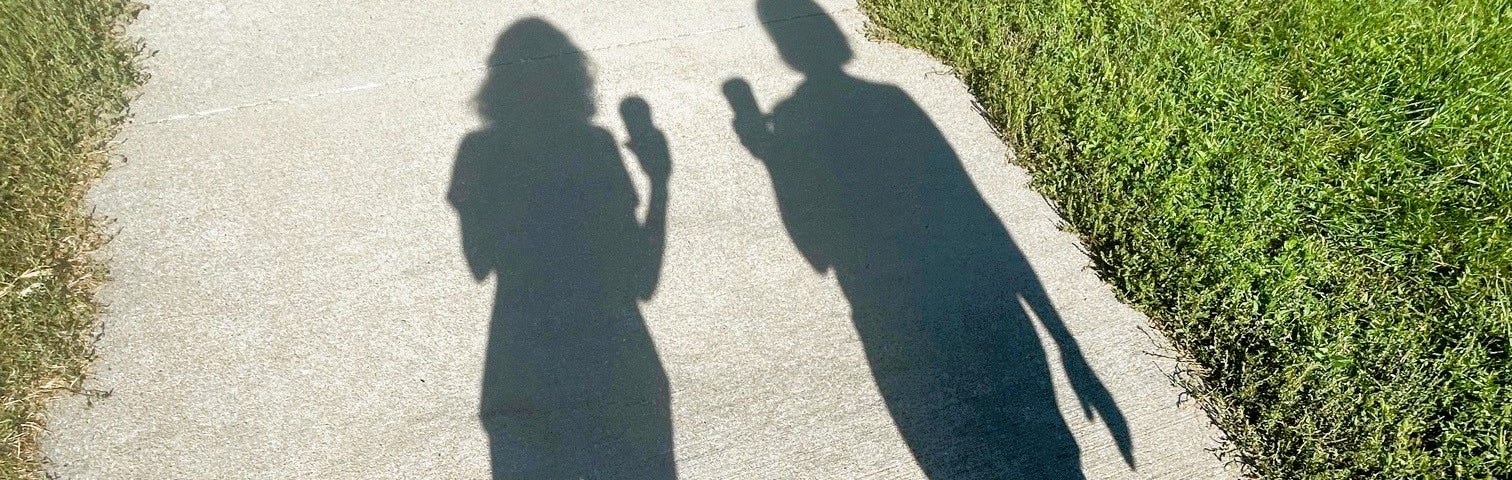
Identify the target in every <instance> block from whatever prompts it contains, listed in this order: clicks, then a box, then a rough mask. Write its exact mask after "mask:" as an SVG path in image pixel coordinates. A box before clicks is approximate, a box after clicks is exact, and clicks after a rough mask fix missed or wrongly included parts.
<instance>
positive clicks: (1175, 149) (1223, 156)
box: [862, 0, 1512, 479]
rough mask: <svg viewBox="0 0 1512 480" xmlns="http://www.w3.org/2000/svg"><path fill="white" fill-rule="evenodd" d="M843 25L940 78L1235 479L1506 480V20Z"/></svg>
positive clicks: (1307, 16)
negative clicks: (1153, 359)
mask: <svg viewBox="0 0 1512 480" xmlns="http://www.w3.org/2000/svg"><path fill="white" fill-rule="evenodd" d="M862 4H863V6H864V8H865V9H866V11H867V13H868V14H869V15H870V16H871V18H872V19H873V21H874V24H875V26H876V28H877V30H878V31H879V32H880V33H881V34H882V35H883V36H885V37H888V38H889V39H891V40H894V41H897V42H900V43H902V44H904V45H908V46H912V47H916V48H920V49H922V50H925V51H927V52H930V53H932V54H933V55H935V56H937V57H939V58H941V59H942V60H944V61H945V62H946V63H948V64H950V65H952V66H954V67H955V68H956V70H957V72H958V73H959V75H961V76H962V77H963V79H964V80H965V82H966V83H967V84H968V85H969V86H970V88H971V89H972V91H973V92H974V93H975V94H976V95H977V96H978V98H979V99H980V100H981V102H982V104H983V105H984V107H985V109H986V111H987V112H988V116H989V117H990V118H991V120H992V121H993V122H994V123H996V124H997V125H999V126H1000V127H1002V132H1003V134H1004V136H1005V137H1006V139H1007V140H1008V141H1009V142H1010V143H1011V144H1013V145H1014V146H1015V148H1016V149H1017V150H1018V152H1019V156H1020V162H1021V163H1023V164H1024V165H1025V166H1026V167H1027V168H1029V169H1030V170H1031V171H1032V172H1033V173H1034V175H1035V179H1036V186H1037V188H1039V189H1040V191H1041V192H1043V193H1044V194H1045V195H1046V196H1047V197H1049V198H1050V199H1051V201H1052V202H1054V203H1055V204H1056V205H1057V207H1058V208H1059V209H1060V210H1061V211H1062V213H1063V215H1064V216H1065V217H1066V219H1067V220H1068V222H1070V224H1071V225H1072V226H1073V227H1074V229H1075V230H1076V231H1077V232H1078V233H1079V234H1080V235H1082V236H1083V238H1084V239H1085V241H1086V242H1087V243H1088V245H1089V247H1090V248H1091V250H1092V252H1093V253H1094V257H1095V258H1096V259H1097V261H1098V262H1099V266H1100V269H1101V271H1102V273H1103V275H1104V276H1105V278H1107V279H1108V281H1110V282H1111V283H1112V284H1113V285H1114V286H1115V287H1116V288H1117V289H1118V290H1119V291H1120V292H1121V293H1122V295H1123V296H1124V297H1125V299H1126V300H1127V301H1129V302H1131V303H1133V304H1134V305H1137V306H1138V307H1140V308H1141V309H1143V310H1144V311H1146V312H1147V313H1148V314H1149V315H1150V317H1151V318H1152V320H1153V321H1154V322H1155V324H1156V325H1157V326H1158V327H1160V328H1161V329H1162V330H1163V331H1164V332H1165V333H1166V334H1167V335H1168V336H1169V337H1170V338H1171V339H1172V341H1173V342H1174V343H1175V344H1176V345H1177V346H1178V348H1180V349H1181V350H1182V352H1183V353H1184V354H1185V355H1187V356H1189V357H1191V359H1192V360H1194V361H1195V362H1196V363H1197V364H1198V365H1199V366H1200V368H1199V369H1197V370H1196V371H1195V372H1193V377H1192V378H1191V380H1193V381H1192V382H1191V383H1192V385H1191V388H1192V389H1193V390H1194V394H1195V395H1196V396H1197V397H1198V398H1200V399H1201V400H1202V402H1203V404H1204V405H1205V406H1206V407H1207V408H1208V409H1209V411H1210V413H1211V414H1212V416H1213V418H1214V419H1215V421H1216V422H1217V424H1218V426H1219V427H1220V428H1221V429H1223V431H1224V432H1225V433H1226V435H1227V437H1228V440H1229V442H1230V443H1231V447H1232V449H1233V451H1232V452H1230V453H1231V454H1232V455H1234V458H1237V459H1238V460H1240V461H1241V462H1242V463H1243V464H1245V465H1247V466H1248V467H1249V470H1250V471H1251V472H1252V473H1253V474H1254V475H1256V476H1259V477H1262V478H1322V479H1346V478H1512V359H1509V358H1512V357H1509V355H1508V348H1509V343H1512V155H1509V154H1512V108H1509V107H1512V105H1509V103H1512V1H1509V0H1464V1H1460V0H1438V1H1422V0H1006V1H1005V0H863V1H862ZM1136 441H1137V439H1136Z"/></svg>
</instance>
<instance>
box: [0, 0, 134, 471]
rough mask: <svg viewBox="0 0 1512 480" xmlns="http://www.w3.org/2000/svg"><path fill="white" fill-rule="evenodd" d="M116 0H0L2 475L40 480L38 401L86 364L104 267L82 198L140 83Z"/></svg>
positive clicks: (125, 10)
mask: <svg viewBox="0 0 1512 480" xmlns="http://www.w3.org/2000/svg"><path fill="white" fill-rule="evenodd" d="M134 8H135V7H134V6H132V5H131V4H129V3H128V2H125V1H118V0H0V478H4V479H12V478H17V479H19V478H41V476H42V472H41V459H40V457H39V454H38V452H37V438H38V435H39V434H40V432H41V430H42V428H43V418H44V417H43V406H44V403H45V402H46V401H47V400H48V399H49V398H51V397H53V396H54V395H56V394H57V393H59V392H63V391H67V390H70V389H76V388H77V387H78V385H79V382H80V379H81V377H82V376H83V374H84V370H85V367H86V366H87V365H88V362H89V359H90V354H91V349H90V345H91V343H92V340H93V335H92V332H93V325H94V319H95V314H96V312H97V310H98V307H97V306H96V305H95V304H94V303H93V302H92V300H91V294H92V291H93V289H94V287H95V285H96V284H98V283H99V282H100V280H101V278H102V276H103V274H104V270H103V268H102V267H100V266H99V265H97V264H94V263H92V262H91V261H90V258H89V253H90V252H91V251H92V250H93V249H94V248H95V247H97V246H98V245H99V244H100V243H101V241H102V238H101V236H100V235H99V233H98V232H97V230H96V229H95V228H94V226H93V225H92V224H91V221H90V220H91V219H90V217H89V215H88V213H87V212H86V211H85V208H84V204H83V200H82V196H83V193H84V188H85V186H86V185H87V183H88V182H89V180H90V179H92V178H94V177H95V176H97V175H98V174H99V173H100V172H101V170H102V169H103V168H104V166H105V160H106V159H105V152H104V148H105V147H106V142H107V141H108V140H109V139H110V138H111V136H112V135H113V133H114V132H115V127H116V126H117V125H118V124H119V121H120V119H121V118H122V114H123V113H124V111H125V108H126V101H127V97H126V94H127V92H128V90H129V89H130V88H132V87H133V86H135V85H136V84H138V83H139V82H140V81H141V80H142V76H141V74H140V73H139V72H138V70H137V69H136V66H135V64H134V60H135V58H136V57H137V54H138V52H139V48H138V47H137V45H136V44H134V43H132V42H129V41H125V40H123V37H122V36H121V35H120V34H119V27H120V26H121V25H122V24H123V22H124V21H125V20H126V19H128V18H129V17H130V15H131V14H132V13H133V12H134Z"/></svg>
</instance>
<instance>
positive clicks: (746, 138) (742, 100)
mask: <svg viewBox="0 0 1512 480" xmlns="http://www.w3.org/2000/svg"><path fill="white" fill-rule="evenodd" d="M724 95H725V100H727V101H729V102H730V109H731V110H733V111H734V112H735V119H734V121H733V122H732V123H733V126H734V127H735V135H736V136H739V137H740V143H741V144H742V145H745V147H746V149H748V150H750V151H751V153H753V154H755V155H756V156H757V157H761V156H762V154H763V150H764V149H765V146H766V144H767V142H768V141H770V139H771V136H772V131H771V128H770V126H768V125H767V119H766V116H765V115H763V114H762V113H761V108H760V107H757V106H756V96H755V95H754V94H752V93H751V84H749V83H746V81H745V80H744V79H740V78H735V79H731V80H729V81H726V82H725V83H724Z"/></svg>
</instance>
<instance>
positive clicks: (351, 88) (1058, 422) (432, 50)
mask: <svg viewBox="0 0 1512 480" xmlns="http://www.w3.org/2000/svg"><path fill="white" fill-rule="evenodd" d="M863 25H864V18H863V16H862V14H860V13H859V12H858V11H857V10H856V7H855V5H854V4H853V3H851V2H849V1H845V0H824V1H822V2H820V3H819V4H813V3H808V1H807V0H792V1H777V0H773V1H764V2H762V4H761V8H759V9H758V8H757V5H755V4H753V3H751V2H748V1H733V2H732V1H720V0H686V1H679V2H636V1H623V0H611V1H597V2H587V1H576V0H574V1H557V0H515V1H507V2H499V1H478V0H468V1H456V2H414V1H396V0H370V1H362V2H352V1H326V0H319V1H310V0H300V1H288V0H279V1H243V0H233V1H208V0H159V1H156V2H152V6H151V9H150V10H147V11H146V12H144V13H143V15H142V16H141V18H140V20H139V21H138V23H137V24H136V26H135V27H134V32H135V33H136V34H139V35H141V36H143V37H144V38H145V39H146V40H147V42H148V44H149V45H150V47H151V48H152V49H153V50H156V51H157V54H156V55H155V56H154V57H153V58H152V59H151V60H150V61H149V62H148V68H149V70H150V72H151V73H152V74H153V78H152V81H151V82H150V83H149V84H148V85H147V87H146V88H145V90H144V92H143V95H142V97H141V98H140V99H139V100H138V101H137V102H136V103H135V106H134V111H135V120H134V122H133V123H132V125H131V126H130V127H129V128H128V129H127V130H126V132H125V134H124V135H123V140H124V143H123V144H122V145H121V147H120V151H121V152H122V153H124V154H125V157H126V158H128V159H129V161H125V162H120V163H119V164H118V165H116V166H115V168H114V169H113V170H112V172H111V173H110V174H109V175H108V176H107V177H106V178H105V179H104V180H103V181H102V182H101V183H100V184H99V185H98V186H96V187H95V188H94V190H93V192H92V197H93V201H94V203H95V205H97V206H98V209H99V212H100V213H101V214H104V215H107V216H109V217H112V218H114V219H115V223H114V224H113V228H116V229H119V234H118V235H117V237H116V239H115V241H114V242H113V243H111V244H110V245H109V247H108V249H107V252H106V253H107V254H108V256H109V258H110V262H111V266H112V270H113V277H114V280H113V282H111V283H110V284H109V285H108V286H107V287H106V289H105V290H104V291H103V292H102V294H101V295H102V300H103V301H104V302H106V303H107V304H108V305H109V308H108V311H107V313H106V316H105V318H104V333H103V335H102V336H101V338H100V342H99V352H100V360H99V363H98V365H97V369H96V370H97V371H96V374H95V375H94V377H92V379H91V380H90V386H91V387H92V388H97V389H101V390H108V391H109V392H111V393H110V395H109V396H108V397H105V398H96V399H93V400H92V401H87V400H86V399H85V398H82V397H75V398H70V399H66V400H63V401H60V402H59V404H58V406H57V409H56V410H55V415H54V417H53V420H52V423H51V425H50V433H49V434H48V435H47V436H46V438H45V445H44V448H45V450H46V454H47V456H48V458H49V461H50V464H49V467H48V468H49V471H50V472H52V473H53V474H55V475H56V476H57V477H58V478H65V479H84V478H101V479H126V478H143V479H146V478H151V479H176V478H320V479H327V478H352V479H369V478H487V477H489V476H490V472H493V474H495V475H496V476H497V477H498V478H509V477H511V476H513V475H516V474H518V475H520V476H522V477H529V478H547V477H552V476H562V477H571V478H575V477H579V476H586V477H593V478H600V477H601V478H669V477H670V476H672V475H673V474H674V472H675V474H676V475H680V476H681V477H683V478H709V479H723V478H834V479H851V478H934V479H944V478H1000V477H1001V478H1021V477H1022V478H1081V477H1083V476H1084V477H1085V478H1214V477H1226V476H1230V475H1231V472H1228V471H1225V470H1224V469H1223V467H1222V466H1221V464H1220V462H1219V461H1218V460H1216V459H1215V457H1214V455H1213V454H1212V453H1210V452H1209V451H1208V450H1206V449H1209V448H1212V447H1215V446H1216V440H1215V439H1216V438H1217V437H1218V433H1217V432H1216V431H1215V430H1214V429H1213V428H1212V427H1211V426H1209V425H1208V423H1207V421H1206V419H1205V417H1204V416H1203V415H1202V413H1201V412H1200V411H1198V410H1197V409H1196V408H1194V407H1193V406H1192V405H1190V404H1189V403H1188V404H1182V403H1181V399H1182V396H1181V394H1180V391H1179V390H1178V389H1177V388H1175V387H1172V386H1171V385H1170V384H1169V382H1168V381H1167V379H1166V377H1165V375H1164V373H1165V372H1168V371H1170V370H1171V369H1172V368H1173V364H1172V363H1170V362H1169V361H1167V360H1164V359H1163V358H1161V357H1159V356H1154V355H1150V354H1148V353H1147V352H1158V351H1160V348H1161V347H1160V346H1159V345H1157V344H1156V343H1155V342H1156V341H1155V340H1152V339H1151V338H1150V336H1149V335H1147V332H1148V328H1147V327H1146V320H1145V319H1144V317H1142V316H1141V315H1140V314H1139V313H1137V312H1135V311H1133V310H1131V309H1130V308H1128V307H1127V306H1125V305H1122V304H1120V303H1119V302H1118V301H1117V300H1116V299H1115V298H1114V295H1113V293H1112V292H1111V291H1110V290H1109V288H1108V287H1107V286H1106V285H1104V284H1103V283H1101V282H1100V281H1099V280H1098V279H1097V278H1096V277H1095V275H1094V274H1093V272H1092V271H1090V270H1089V269H1088V260H1087V258H1086V257H1085V256H1084V255H1083V254H1082V253H1080V250H1079V249H1078V247H1077V244H1076V240H1075V238H1074V237H1073V236H1072V235H1069V234H1067V233H1064V232H1062V231H1059V230H1058V229H1057V227H1056V226H1057V222H1058V220H1057V218H1056V216H1055V215H1054V213H1053V212H1052V210H1051V209H1050V208H1049V207H1048V206H1046V205H1045V203H1044V202H1043V200H1042V199H1041V198H1040V197H1039V196H1038V195H1036V194H1035V193H1034V192H1033V191H1031V190H1030V189H1028V188H1027V187H1026V183H1027V181H1028V177H1027V176H1026V175H1025V173H1024V172H1023V171H1022V170H1020V169H1019V168H1016V167H1013V166H1010V165H1008V164H1007V163H1006V162H1005V158H1006V156H1007V153H1008V152H1007V151H1006V150H1005V147H1004V146H1003V145H1002V143H1001V142H999V141H998V140H997V139H996V138H995V136H994V134H993V132H992V131H991V130H990V129H989V127H988V125H987V123H986V122H984V121H983V120H982V119H981V118H980V117H979V116H978V115H977V113H976V112H975V111H974V110H973V108H972V104H971V100H970V96H969V95H968V94H967V92H966V91H965V90H964V88H963V87H962V85H961V84H960V83H959V82H958V81H957V80H955V79H954V78H953V77H951V76H950V75H949V74H948V73H947V70H946V69H945V68H944V67H942V66H941V65H939V64H938V63H936V62H934V61H932V60H931V59H929V58H927V57H926V56H924V55H922V54H919V53H917V52H913V51H909V50H906V49H903V48H900V47H897V46H894V45H889V44H882V43H875V42H870V41H867V40H866V39H865V36H864V34H863V33H862V32H863ZM848 57H849V58H848ZM842 63H844V64H845V65H846V66H845V68H844V69H843V70H841V69H839V68H838V66H839V65H840V64H842ZM590 115H591V119H590V117H589V116H590ZM480 410H481V411H482V412H483V413H482V415H481V417H482V420H481V421H480V413H479V412H480ZM491 458H492V459H493V460H494V461H493V463H494V465H490V463H491V462H490V459H491ZM530 468H535V469H536V470H530V471H527V470H528V469H530Z"/></svg>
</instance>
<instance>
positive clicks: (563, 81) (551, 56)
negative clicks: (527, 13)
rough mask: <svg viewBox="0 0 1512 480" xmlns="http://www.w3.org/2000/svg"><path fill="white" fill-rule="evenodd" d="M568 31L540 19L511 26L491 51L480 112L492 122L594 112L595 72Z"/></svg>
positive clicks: (480, 95)
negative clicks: (591, 70) (568, 34)
mask: <svg viewBox="0 0 1512 480" xmlns="http://www.w3.org/2000/svg"><path fill="white" fill-rule="evenodd" d="M579 52H581V50H580V49H579V48H578V47H577V45H574V44H573V43H572V40H571V39H569V38H567V34H565V33H563V32H562V31H561V30H559V29H557V28H556V27H555V26H553V25H551V23H549V22H547V21H545V20H542V19H540V18H535V17H532V18H526V19H523V20H520V21H518V22H515V23H514V24H513V25H510V26H509V28H508V29H506V30H504V33H501V34H499V40H498V41H497V42H496V43H495V44H494V49H493V53H492V54H490V55H489V56H488V76H487V78H486V79H485V80H484V81H483V87H482V89H481V90H480V91H479V92H478V96H477V97H476V99H475V101H476V102H477V107H478V113H480V114H482V115H483V117H484V118H486V119H488V120H489V121H492V122H510V123H518V122H526V121H531V120H544V119H548V118H563V117H565V118H574V119H587V118H588V117H591V116H593V112H594V106H593V76H592V74H591V73H590V72H589V67H588V64H587V61H586V60H585V57H584V56H583V55H581V54H580V53H579Z"/></svg>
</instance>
